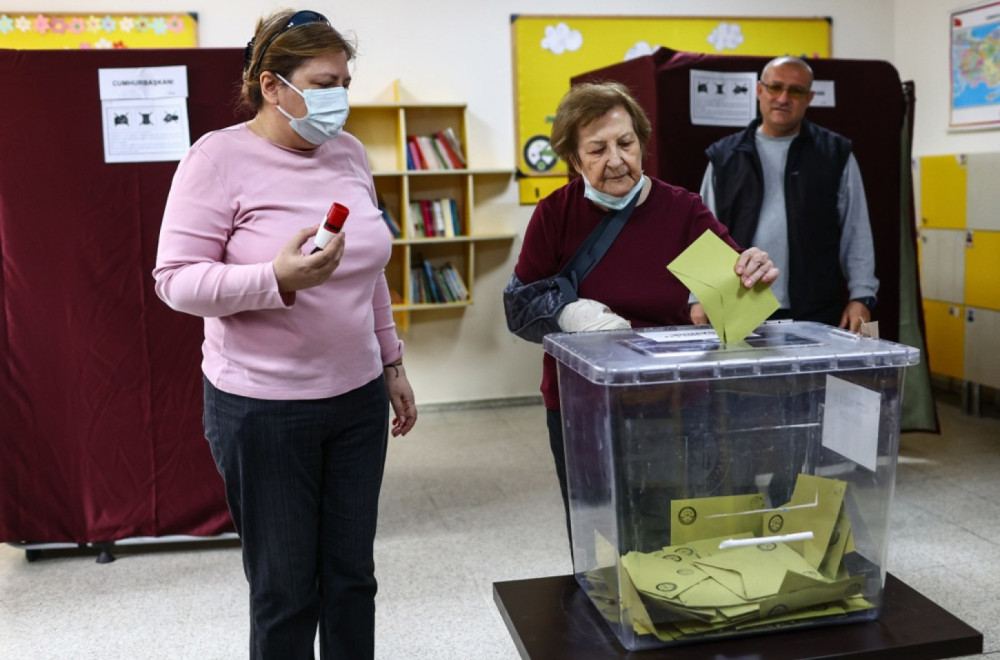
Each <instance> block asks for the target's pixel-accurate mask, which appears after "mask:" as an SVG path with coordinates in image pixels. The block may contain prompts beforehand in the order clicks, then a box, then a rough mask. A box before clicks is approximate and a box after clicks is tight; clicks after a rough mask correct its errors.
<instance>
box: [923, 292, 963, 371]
mask: <svg viewBox="0 0 1000 660" xmlns="http://www.w3.org/2000/svg"><path fill="white" fill-rule="evenodd" d="M924 326H925V329H926V331H927V359H928V362H929V363H930V369H931V371H932V372H933V373H936V374H941V375H942V376H951V377H952V378H957V379H962V378H964V377H965V374H964V365H965V310H964V308H963V307H962V306H961V305H955V304H952V303H946V302H938V301H936V300H925V301H924Z"/></svg>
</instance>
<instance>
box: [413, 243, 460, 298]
mask: <svg viewBox="0 0 1000 660" xmlns="http://www.w3.org/2000/svg"><path fill="white" fill-rule="evenodd" d="M410 294H411V299H412V300H413V302H416V303H427V304H434V303H437V304H440V303H453V302H461V301H464V300H468V299H469V289H468V287H467V286H466V285H465V282H464V280H462V276H461V275H459V273H458V271H457V270H455V268H454V267H453V266H452V265H451V263H449V262H446V263H444V264H443V265H441V266H434V265H432V264H431V263H430V262H429V261H427V260H426V259H424V258H423V255H419V254H418V255H417V256H416V258H415V259H414V265H413V266H412V267H411V268H410Z"/></svg>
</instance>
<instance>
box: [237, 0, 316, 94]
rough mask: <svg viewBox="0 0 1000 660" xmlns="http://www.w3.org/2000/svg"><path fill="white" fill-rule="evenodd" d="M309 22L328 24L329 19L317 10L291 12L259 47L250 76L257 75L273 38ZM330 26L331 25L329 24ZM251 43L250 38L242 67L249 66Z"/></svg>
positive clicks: (251, 53) (252, 43) (251, 54)
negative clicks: (281, 25) (286, 20)
mask: <svg viewBox="0 0 1000 660" xmlns="http://www.w3.org/2000/svg"><path fill="white" fill-rule="evenodd" d="M310 23H326V24H327V25H330V21H329V20H328V19H327V18H326V16H324V15H323V14H321V13H319V12H318V11H310V10H308V9H306V10H303V11H297V12H295V13H294V14H292V17H291V18H289V19H288V22H287V23H285V26H284V27H283V28H281V29H280V30H278V31H277V32H275V33H274V34H272V35H271V38H270V39H268V40H267V42H266V43H265V44H264V47H263V48H261V49H260V55H258V56H257V63H256V64H255V65H254V67H253V69H252V70H251V71H250V77H251V78H253V77H254V76H256V75H257V73H258V69H260V63H261V62H263V61H264V53H266V52H267V49H268V48H270V46H271V44H273V43H274V40H275V39H277V38H278V37H280V36H281V35H283V34H284V33H286V32H288V31H289V30H291V29H292V28H293V27H299V26H300V25H309V24H310ZM331 27H332V26H331ZM253 45H254V39H251V40H250V43H248V44H247V48H246V51H245V52H244V54H243V60H244V68H247V69H249V68H250V58H251V57H252V56H253Z"/></svg>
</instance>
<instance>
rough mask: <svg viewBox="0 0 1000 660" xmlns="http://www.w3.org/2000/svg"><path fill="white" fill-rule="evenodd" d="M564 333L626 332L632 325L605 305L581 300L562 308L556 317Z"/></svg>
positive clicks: (587, 299) (594, 301)
mask: <svg viewBox="0 0 1000 660" xmlns="http://www.w3.org/2000/svg"><path fill="white" fill-rule="evenodd" d="M556 321H557V322H558V323H559V327H560V328H562V330H563V331H564V332H586V331H588V330H624V329H626V328H631V327H632V325H631V324H630V323H629V322H628V321H626V320H625V319H623V318H622V317H620V316H618V315H617V314H615V313H614V312H612V311H611V310H610V309H609V308H608V306H607V305H605V304H604V303H600V302H597V301H596V300H590V299H589V298H581V299H579V300H577V301H576V302H571V303H570V304H568V305H566V306H565V307H563V308H562V311H561V312H559V316H558V317H556Z"/></svg>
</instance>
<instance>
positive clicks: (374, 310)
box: [153, 124, 403, 399]
mask: <svg viewBox="0 0 1000 660" xmlns="http://www.w3.org/2000/svg"><path fill="white" fill-rule="evenodd" d="M334 201H337V202H340V203H341V204H343V205H345V206H347V207H348V208H349V209H350V216H349V217H348V219H347V222H346V223H345V225H344V229H343V232H344V234H345V249H344V255H343V259H342V260H341V263H340V265H339V266H338V267H337V269H336V270H335V271H334V273H333V275H332V276H331V277H330V279H329V280H327V281H326V282H325V283H323V284H321V285H319V286H316V287H313V288H310V289H304V290H301V291H298V292H297V294H296V296H295V300H294V302H293V303H292V304H291V305H286V304H285V303H284V302H283V301H282V298H281V295H280V293H279V291H278V284H277V280H276V278H275V275H274V269H273V267H272V261H273V260H274V258H275V256H277V254H278V252H279V251H280V250H281V248H282V247H283V246H284V245H286V244H287V243H288V242H289V241H290V240H291V239H292V238H293V236H294V234H295V233H296V232H297V231H298V230H299V229H301V228H303V227H307V226H318V225H319V223H320V222H321V221H322V219H323V218H324V216H325V215H326V212H327V210H328V208H329V207H330V204H331V203H332V202H334ZM312 248H313V242H312V240H311V239H310V240H309V241H307V242H306V244H305V245H304V246H303V250H304V251H306V252H309V251H311V250H312ZM391 250H392V237H391V234H390V233H389V230H388V229H387V227H386V226H385V223H384V222H383V220H382V217H381V213H380V212H379V209H378V207H377V205H376V201H375V189H374V185H373V183H372V177H371V171H370V169H369V166H368V160H367V157H366V154H365V151H364V148H363V147H362V145H361V143H360V142H359V141H358V140H357V139H356V138H355V137H353V136H351V135H349V134H347V133H343V134H341V135H340V137H338V138H337V139H334V140H331V141H330V142H327V143H326V144H324V145H322V146H320V147H319V148H317V149H315V150H313V151H308V152H306V151H297V150H294V149H286V148H283V147H280V146H278V145H275V144H274V143H272V142H269V141H268V140H265V139H263V138H261V137H259V136H257V135H256V134H254V133H253V132H251V131H250V130H249V129H248V128H247V127H246V126H245V125H244V124H240V125H237V126H232V127H230V128H226V129H223V130H219V131H213V132H211V133H208V134H207V135H205V136H203V137H202V138H201V139H199V140H198V141H197V142H196V143H195V144H194V145H193V146H192V147H191V149H190V150H189V151H188V153H187V154H186V155H185V156H184V158H183V159H182V160H181V162H180V164H179V165H178V167H177V172H176V174H175V175H174V180H173V184H172V185H171V189H170V194H169V196H168V198H167V204H166V209H165V211H164V215H163V225H162V227H161V229H160V242H159V251H158V253H157V258H156V268H155V269H154V270H153V276H154V277H155V279H156V293H157V295H159V297H160V298H161V299H162V300H163V301H164V302H166V303H167V304H168V305H170V307H171V308H173V309H175V310H177V311H180V312H186V313H188V314H194V315H197V316H201V317H204V322H205V341H204V343H203V345H202V353H203V361H202V370H203V371H204V373H205V376H206V377H207V378H208V380H209V381H210V382H211V383H212V384H213V385H215V386H216V387H217V388H219V389H220V390H223V391H225V392H229V393H231V394H237V395H241V396H249V397H255V398H261V399H318V398H324V397H329V396H336V395H338V394H343V393H344V392H348V391H350V390H352V389H355V388H357V387H360V386H361V385H364V384H365V383H367V382H369V381H371V380H372V379H374V378H376V377H377V376H378V375H379V374H380V373H381V371H382V366H383V365H385V364H389V363H391V362H394V361H395V360H397V359H399V358H400V357H401V356H402V353H403V344H402V342H401V341H400V340H399V338H398V337H397V335H396V328H395V324H394V322H393V319H392V310H391V307H390V299H389V290H388V287H387V285H386V280H385V272H384V268H385V265H386V264H387V263H388V261H389V257H390V254H391Z"/></svg>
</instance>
